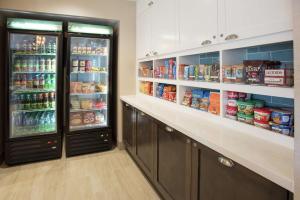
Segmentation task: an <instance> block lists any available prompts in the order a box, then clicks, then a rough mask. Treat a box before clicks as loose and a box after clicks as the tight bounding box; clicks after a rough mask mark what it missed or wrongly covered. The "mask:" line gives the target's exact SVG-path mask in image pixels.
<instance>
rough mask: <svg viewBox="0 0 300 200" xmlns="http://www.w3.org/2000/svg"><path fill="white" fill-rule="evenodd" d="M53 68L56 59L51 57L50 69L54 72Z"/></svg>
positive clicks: (54, 67)
mask: <svg viewBox="0 0 300 200" xmlns="http://www.w3.org/2000/svg"><path fill="white" fill-rule="evenodd" d="M55 69H56V59H55V58H52V60H51V68H50V71H52V72H55Z"/></svg>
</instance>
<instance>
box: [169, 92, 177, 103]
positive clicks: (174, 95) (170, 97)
mask: <svg viewBox="0 0 300 200" xmlns="http://www.w3.org/2000/svg"><path fill="white" fill-rule="evenodd" d="M168 100H169V101H173V102H176V92H169V94H168Z"/></svg>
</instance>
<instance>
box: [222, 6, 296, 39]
mask: <svg viewBox="0 0 300 200" xmlns="http://www.w3.org/2000/svg"><path fill="white" fill-rule="evenodd" d="M219 4H220V5H221V7H219V8H221V10H220V11H219V13H220V16H221V18H220V19H221V20H222V21H221V22H219V24H220V34H223V35H224V37H223V39H224V40H226V37H227V40H230V39H243V38H249V37H255V36H260V35H266V34H271V33H277V32H281V31H287V30H292V22H293V21H292V13H293V12H292V0H219ZM222 9H224V10H222ZM222 18H223V19H222ZM224 23H225V24H224Z"/></svg>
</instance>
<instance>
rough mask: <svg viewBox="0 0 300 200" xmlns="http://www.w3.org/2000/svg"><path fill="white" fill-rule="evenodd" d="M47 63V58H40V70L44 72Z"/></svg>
mask: <svg viewBox="0 0 300 200" xmlns="http://www.w3.org/2000/svg"><path fill="white" fill-rule="evenodd" d="M45 64H46V61H45V58H41V59H40V66H39V71H40V72H44V71H45Z"/></svg>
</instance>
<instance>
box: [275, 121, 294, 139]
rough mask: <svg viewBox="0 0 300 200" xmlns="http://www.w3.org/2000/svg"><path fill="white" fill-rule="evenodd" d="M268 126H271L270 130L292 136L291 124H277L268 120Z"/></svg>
mask: <svg viewBox="0 0 300 200" xmlns="http://www.w3.org/2000/svg"><path fill="white" fill-rule="evenodd" d="M270 126H271V130H272V131H274V132H276V133H281V134H283V135H288V136H293V133H294V128H293V127H292V126H285V125H279V124H276V123H273V122H270Z"/></svg>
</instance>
